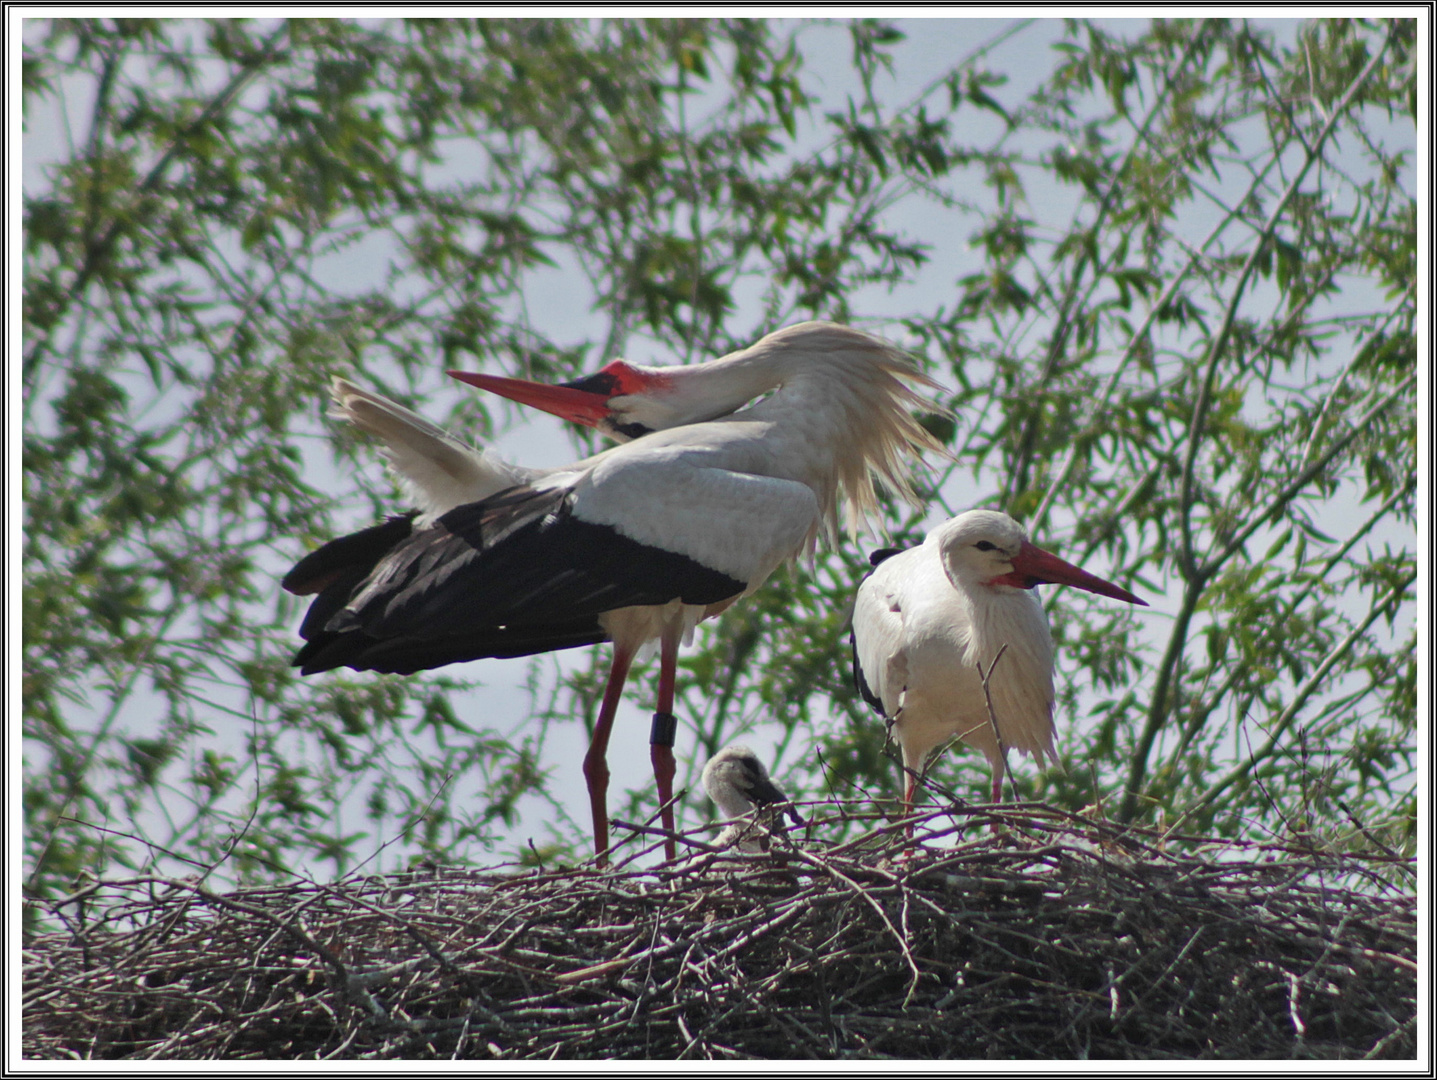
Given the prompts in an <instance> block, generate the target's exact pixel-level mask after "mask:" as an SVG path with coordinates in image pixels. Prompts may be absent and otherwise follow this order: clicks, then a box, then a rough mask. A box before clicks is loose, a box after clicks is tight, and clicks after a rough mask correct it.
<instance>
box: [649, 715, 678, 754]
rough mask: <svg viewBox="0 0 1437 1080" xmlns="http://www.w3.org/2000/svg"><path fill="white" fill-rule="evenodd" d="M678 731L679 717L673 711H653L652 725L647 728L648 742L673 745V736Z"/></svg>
mask: <svg viewBox="0 0 1437 1080" xmlns="http://www.w3.org/2000/svg"><path fill="white" fill-rule="evenodd" d="M678 733H679V719H678V717H676V716H675V715H674V714H673V713H666V712H656V713H654V724H653V727H651V728H649V742H650V743H651V744H652V745H654V746H669V747H672V746H673V745H674V737H675V736H676V735H678Z"/></svg>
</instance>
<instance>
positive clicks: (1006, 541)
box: [853, 510, 1143, 808]
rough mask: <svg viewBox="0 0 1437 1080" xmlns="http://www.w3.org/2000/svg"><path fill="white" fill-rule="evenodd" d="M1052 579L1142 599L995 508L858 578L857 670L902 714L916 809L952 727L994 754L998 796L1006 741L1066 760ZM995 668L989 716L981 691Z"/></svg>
mask: <svg viewBox="0 0 1437 1080" xmlns="http://www.w3.org/2000/svg"><path fill="white" fill-rule="evenodd" d="M1044 582H1049V583H1061V584H1067V585H1073V586H1076V587H1077V588H1080V589H1086V590H1088V591H1090V592H1095V593H1100V594H1102V595H1104V596H1110V597H1113V598H1115V599H1119V600H1126V601H1127V602H1129V603H1133V604H1142V603H1143V601H1142V600H1139V599H1138V598H1137V597H1136V596H1134V595H1133V594H1132V593H1130V592H1128V591H1127V590H1126V589H1122V588H1119V587H1118V586H1116V585H1113V584H1111V583H1110V582H1106V581H1103V580H1102V579H1101V578H1097V577H1094V576H1093V575H1092V574H1089V573H1087V572H1086V571H1083V570H1080V569H1078V568H1077V567H1076V566H1072V565H1071V564H1069V563H1066V562H1064V561H1063V560H1062V559H1059V558H1058V557H1057V556H1055V555H1052V554H1051V553H1049V552H1046V551H1043V550H1042V549H1041V548H1038V547H1035V546H1034V545H1033V544H1032V543H1030V542H1029V540H1028V537H1027V534H1026V533H1025V532H1024V531H1023V528H1022V526H1021V525H1019V524H1018V523H1017V522H1016V521H1014V520H1013V519H1012V518H1011V517H1009V516H1008V515H1007V514H1003V513H999V512H997V511H994V510H970V511H968V512H967V513H966V514H960V515H958V516H957V517H955V518H953V519H952V520H951V521H948V522H945V523H944V524H942V525H939V526H938V527H937V528H935V529H933V530H932V531H931V532H929V533H928V536H927V537H926V539H925V540H924V542H923V543H922V544H921V545H920V546H918V547H915V548H910V549H908V550H907V551H901V552H898V553H896V554H893V555H891V556H889V557H887V558H884V559H883V560H882V561H881V562H879V564H878V566H877V567H876V568H875V569H874V571H873V573H872V574H870V575H869V576H868V577H867V578H866V579H864V581H863V583H862V584H861V585H860V586H859V589H858V596H857V599H856V601H855V604H854V612H853V647H854V672H855V676H856V678H857V680H858V684H859V689H860V691H861V692H862V693H863V696H864V697H865V698H866V699H867V700H868V701H869V703H870V704H871V705H873V707H874V708H875V710H877V711H878V712H879V713H880V714H881V715H883V716H884V717H885V718H888V719H890V720H891V721H892V723H893V731H894V735H895V737H896V738H897V740H898V744H899V747H900V749H901V751H902V755H903V765H904V768H905V769H906V770H908V771H909V773H910V775H909V779H908V784H907V788H906V798H907V803H908V805H909V807H910V808H911V806H912V803H913V792H914V788H915V786H916V783H917V780H916V776H917V774H920V773H921V772H922V769H923V766H924V764H925V762H926V761H927V759H928V757H929V755H930V754H932V753H933V752H934V751H935V750H937V749H938V748H939V747H940V746H942V745H943V744H944V743H946V742H948V741H949V740H950V739H953V738H955V737H956V738H958V739H960V740H962V741H963V742H965V743H967V744H968V745H969V746H972V747H975V748H976V749H978V750H981V751H982V752H983V755H984V756H985V757H986V758H987V759H988V762H989V764H990V765H991V766H992V769H993V801H994V802H997V801H999V800H1000V799H1001V797H1002V780H1003V768H1004V751H1006V750H1018V751H1021V752H1022V753H1025V754H1031V755H1033V756H1034V757H1036V758H1038V759H1039V760H1040V761H1041V760H1043V759H1044V758H1047V759H1048V760H1049V761H1052V762H1055V763H1056V762H1057V760H1058V754H1057V748H1056V747H1055V745H1054V736H1055V730H1054V727H1053V698H1054V694H1053V638H1052V635H1051V634H1050V633H1049V630H1048V617H1047V615H1046V614H1045V613H1044V611H1043V607H1042V604H1041V603H1040V602H1039V600H1038V596H1037V593H1036V591H1035V590H1034V588H1033V586H1035V585H1038V584H1041V583H1044ZM1000 652H1001V656H1000ZM995 661H996V666H995ZM980 669H981V673H980ZM990 670H991V675H990V677H989V679H988V690H989V695H988V696H990V697H991V698H992V706H993V709H992V716H991V717H990V715H989V711H988V701H987V698H986V697H985V695H984V693H983V674H986V673H989V672H990Z"/></svg>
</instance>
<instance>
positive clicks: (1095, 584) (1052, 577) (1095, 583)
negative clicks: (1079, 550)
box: [1013, 540, 1148, 607]
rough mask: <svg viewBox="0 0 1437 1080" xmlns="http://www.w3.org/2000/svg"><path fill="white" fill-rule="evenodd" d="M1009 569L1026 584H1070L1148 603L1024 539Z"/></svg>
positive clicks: (1132, 600)
mask: <svg viewBox="0 0 1437 1080" xmlns="http://www.w3.org/2000/svg"><path fill="white" fill-rule="evenodd" d="M1013 569H1014V571H1015V572H1016V573H1017V574H1019V575H1021V576H1022V577H1023V578H1025V579H1026V580H1027V584H1028V586H1033V585H1043V584H1049V585H1072V586H1073V587H1074V588H1077V589H1086V590H1087V591H1088V592H1090V593H1097V594H1098V595H1099V596H1111V597H1112V598H1113V599H1114V600H1126V601H1127V602H1128V603H1130V604H1141V605H1142V606H1143V607H1147V606H1148V602H1147V601H1146V600H1139V599H1138V598H1137V597H1136V596H1134V595H1133V594H1132V593H1130V592H1128V590H1127V589H1124V588H1123V587H1122V586H1120V585H1114V584H1113V583H1112V582H1111V581H1104V580H1103V579H1102V578H1100V577H1098V576H1097V575H1096V574H1090V573H1088V572H1087V571H1086V570H1080V569H1078V568H1077V567H1076V566H1074V565H1073V564H1072V563H1070V562H1064V561H1063V560H1062V559H1060V558H1058V556H1056V555H1054V554H1053V553H1052V552H1051V551H1044V550H1043V549H1042V548H1040V547H1038V546H1036V545H1034V544H1030V543H1028V542H1027V541H1026V540H1025V541H1024V542H1023V546H1022V548H1020V549H1019V551H1018V554H1017V555H1016V556H1014V558H1013Z"/></svg>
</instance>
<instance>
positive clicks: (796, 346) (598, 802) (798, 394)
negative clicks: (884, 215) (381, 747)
mask: <svg viewBox="0 0 1437 1080" xmlns="http://www.w3.org/2000/svg"><path fill="white" fill-rule="evenodd" d="M451 374H455V375H456V376H457V377H459V378H462V379H463V380H464V381H466V382H469V383H471V384H474V385H477V386H481V387H483V388H485V389H489V390H493V391H495V392H498V393H501V394H505V395H506V396H509V397H511V398H513V399H515V400H518V401H521V402H523V403H525V404H530V405H535V406H538V407H540V408H544V409H547V410H549V411H551V412H554V413H556V414H558V415H560V416H563V417H565V418H567V419H570V420H574V421H577V422H580V423H585V424H590V425H592V426H595V427H598V428H600V429H601V430H604V431H606V432H608V433H610V434H611V435H614V436H615V437H617V438H630V439H632V440H633V441H631V442H628V443H626V444H624V445H621V446H616V447H613V448H611V449H608V450H605V451H603V452H601V453H599V454H595V455H594V456H593V457H590V458H587V459H585V460H583V461H579V462H576V463H575V464H574V465H572V466H566V467H563V468H559V469H553V470H528V469H522V468H520V467H517V466H511V465H507V464H505V463H502V462H499V461H498V460H497V459H494V458H491V457H489V456H487V455H483V454H480V453H479V452H477V451H474V450H471V449H469V448H467V447H465V446H463V444H462V443H459V442H458V441H457V440H455V439H453V438H452V437H450V436H448V435H446V434H445V433H444V432H442V431H441V430H439V429H438V428H436V427H434V426H433V425H431V424H429V423H428V422H427V421H424V420H423V419H422V418H420V417H417V416H415V415H414V414H413V413H411V412H409V411H408V410H405V409H402V408H400V407H399V406H397V405H394V404H393V403H392V402H386V401H385V400H384V399H383V398H379V397H377V395H369V394H365V393H364V392H363V391H358V390H357V389H356V388H354V387H352V386H350V385H349V384H342V387H337V390H336V398H337V400H338V401H339V408H340V414H341V415H343V416H345V418H347V419H350V420H353V421H354V422H355V423H358V424H360V425H361V426H362V427H364V428H365V429H366V430H369V431H372V432H374V433H375V434H378V435H379V436H380V437H381V438H383V439H384V440H385V442H386V445H387V447H388V449H387V456H388V458H389V461H390V464H391V466H392V467H393V468H394V469H395V470H396V472H398V473H399V475H400V476H401V478H402V479H403V480H404V481H405V483H406V484H407V485H408V486H409V487H410V489H411V492H412V494H413V495H414V497H415V501H416V502H417V503H418V504H419V507H420V509H421V511H423V513H422V514H421V515H420V516H417V517H415V518H412V519H391V521H390V522H387V523H385V524H384V525H380V526H375V527H374V528H372V529H368V530H364V531H363V532H361V533H357V534H355V535H354V536H351V537H344V538H341V539H339V540H335V541H332V542H331V543H330V544H327V545H325V547H323V548H320V549H319V550H318V551H316V552H314V553H313V554H311V555H310V556H308V557H307V558H306V559H305V560H303V561H302V562H301V563H300V564H299V565H297V566H296V567H295V568H294V570H292V571H291V572H290V574H289V575H288V576H287V577H286V578H285V581H284V585H285V587H286V588H288V589H290V590H291V591H292V592H296V593H300V594H314V593H317V594H318V596H317V597H316V599H315V601H314V603H313V605H312V606H311V608H310V612H309V614H308V615H307V616H306V619H305V622H304V625H303V627H302V628H301V634H302V636H304V638H305V639H306V644H305V646H304V647H303V648H302V649H301V650H300V652H299V655H298V656H297V657H296V660H295V662H296V664H297V665H299V666H300V667H301V670H302V672H303V673H304V674H310V673H312V672H316V671H326V670H329V669H331V668H335V667H341V666H348V667H352V668H355V669H358V670H377V671H391V672H400V673H409V672H414V671H420V670H424V669H427V668H433V667H438V666H441V665H443V664H449V663H455V662H459V661H464V660H473V659H479V658H482V657H486V656H518V655H526V654H529V653H534V652H544V651H549V650H552V649H557V648H567V647H570V646H575V645H584V644H592V643H594V642H597V641H601V640H604V639H606V638H608V639H612V640H613V642H614V660H613V666H612V669H611V672H610V678H609V685H608V687H607V689H606V693H605V697H604V701H603V705H602V707H601V709H600V713H599V719H598V722H597V724H596V728H595V733H594V739H593V743H592V744H591V746H590V751H589V754H588V756H587V757H586V759H585V776H586V777H587V779H588V781H589V788H590V800H591V809H592V812H593V816H594V833H595V847H596V850H597V851H598V852H599V853H600V854H601V855H602V854H603V853H604V852H605V851H606V850H607V846H608V841H607V832H608V830H607V812H606V809H605V791H606V788H607V782H608V768H607V765H606V764H605V761H604V758H605V754H606V752H607V743H608V736H609V728H610V726H611V724H612V722H613V716H614V713H615V711H616V710H617V708H618V700H619V694H620V692H621V690H622V687H623V684H624V680H625V678H626V676H627V672H628V668H629V665H630V663H631V661H632V659H633V657H634V654H635V652H636V651H637V650H638V649H639V648H640V647H641V646H642V645H643V644H645V643H646V642H648V641H652V640H654V639H658V640H659V642H660V648H661V656H660V679H659V701H658V712H657V714H656V717H655V733H654V736H653V738H652V740H651V741H652V744H653V750H652V756H653V759H654V766H655V775H656V778H657V780H658V786H659V793H660V798H661V799H662V800H664V801H667V800H668V798H669V792H670V791H671V787H672V777H673V760H672V754H671V753H670V752H669V750H668V747H669V746H671V745H672V737H673V736H672V727H673V723H674V721H673V718H672V705H673V682H674V669H675V665H676V662H677V651H678V645H679V642H680V641H681V640H682V639H684V638H686V637H687V636H688V635H689V634H691V633H692V631H693V628H694V626H695V625H697V623H698V622H699V621H700V620H702V619H704V618H707V617H710V616H712V615H716V614H718V613H719V612H721V611H722V610H723V609H725V608H726V607H728V605H729V604H731V603H733V602H734V601H735V600H737V599H739V598H741V597H743V596H745V595H747V594H748V593H750V592H752V591H753V590H754V589H756V588H758V587H759V585H761V584H762V583H763V582H764V581H765V580H766V579H767V578H768V576H769V575H770V574H771V573H772V572H773V571H774V570H775V569H776V568H777V567H778V566H779V565H781V564H782V563H783V562H785V561H787V560H788V559H791V558H793V557H794V556H796V555H799V554H801V553H803V552H804V551H807V550H810V549H811V548H812V546H813V545H814V544H815V543H816V541H817V540H818V539H819V538H820V537H824V536H828V537H831V536H833V535H835V534H836V532H837V529H838V518H839V507H840V503H846V504H847V506H848V511H849V514H848V516H849V524H850V526H855V527H856V525H857V524H858V522H859V521H861V520H862V518H863V517H864V516H865V515H866V513H867V512H868V511H870V510H871V509H873V508H874V506H875V505H876V498H875V494H874V489H873V479H874V477H875V476H876V477H878V478H879V479H881V480H882V481H883V482H885V483H886V484H888V485H889V487H890V488H892V489H893V490H895V491H898V492H900V493H903V494H910V493H909V489H908V487H907V484H906V481H905V478H904V468H903V458H904V457H905V455H906V454H907V453H908V452H910V451H913V450H920V449H924V448H929V447H932V446H934V445H935V444H934V443H933V440H932V439H931V438H930V436H929V435H928V434H927V432H926V431H925V430H924V429H923V427H922V426H921V425H920V424H919V423H918V422H917V420H916V419H915V418H914V417H913V415H912V412H911V411H912V410H913V409H915V408H918V407H921V406H922V405H923V403H922V401H921V399H920V398H918V397H917V395H916V394H914V392H913V391H912V390H911V389H909V387H908V385H906V383H908V382H913V383H919V384H924V385H931V383H929V382H928V380H927V379H925V378H924V377H923V376H922V375H920V374H919V373H918V372H917V371H915V370H914V369H913V367H912V366H911V364H910V363H909V361H908V360H907V358H906V357H904V356H903V354H902V353H900V352H899V351H898V350H896V349H894V348H893V347H892V346H891V345H889V344H887V343H886V342H884V341H881V340H880V339H878V338H875V337H872V336H870V335H868V334H865V333H862V332H860V331H856V330H852V329H850V328H848V327H843V326H837V325H835V324H832V323H820V322H810V323H801V324H799V325H797V326H791V327H788V328H786V329H784V330H780V331H777V332H775V333H772V334H769V335H768V336H767V337H765V338H763V339H762V340H760V341H759V342H758V343H756V344H755V345H753V346H752V347H750V348H748V349H744V350H741V351H739V352H737V353H732V354H730V355H728V356H725V357H722V358H720V359H718V360H714V361H710V362H709V363H706V364H698V365H693V366H689V367H677V368H644V367H639V366H636V365H631V364H627V363H625V362H623V361H616V362H615V363H612V364H610V365H608V366H607V367H605V368H604V369H603V370H602V371H600V372H598V373H596V374H595V375H592V376H589V377H587V378H585V379H580V380H577V381H575V382H573V383H570V384H567V385H566V386H561V387H549V386H543V385H540V384H536V383H529V382H524V381H522V380H516V379H503V378H496V377H493V376H483V375H467V374H460V373H451ZM765 395H766V396H765ZM756 398H761V400H757V401H755V399H756ZM749 402H753V404H748V405H747V407H745V408H740V406H744V405H746V404H747V403H749ZM660 429H662V430H660ZM640 436H642V437H640ZM496 488H497V490H494V489H496ZM910 497H911V496H910ZM661 721H662V722H661ZM664 821H665V825H666V826H668V827H670V828H672V815H671V813H669V812H666V814H665V819H664ZM671 847H672V845H671ZM670 854H671V855H672V850H671V851H670Z"/></svg>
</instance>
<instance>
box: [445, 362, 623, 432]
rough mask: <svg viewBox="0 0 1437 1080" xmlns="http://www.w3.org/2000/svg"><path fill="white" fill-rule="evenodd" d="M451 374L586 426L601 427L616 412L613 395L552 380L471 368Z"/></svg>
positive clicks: (522, 403)
mask: <svg viewBox="0 0 1437 1080" xmlns="http://www.w3.org/2000/svg"><path fill="white" fill-rule="evenodd" d="M449 375H450V377H451V378H455V379H458V380H459V381H460V382H465V383H468V384H469V385H470V386H477V387H479V389H481V390H488V391H489V392H490V393H493V394H499V395H500V396H501V397H506V398H508V399H509V400H510V401H517V402H518V403H519V404H520V405H532V406H533V407H534V408H536V409H543V410H544V411H545V412H547V413H553V414H554V415H555V416H560V417H563V418H564V419H565V420H569V421H571V422H573V423H575V424H583V425H585V426H586V427H598V426H599V424H600V423H601V422H602V421H604V420H607V419H608V418H609V417H610V416H611V415H612V410H610V408H609V398H610V397H611V396H612V395H611V394H606V393H596V392H594V391H593V390H583V389H579V388H578V387H574V386H563V385H558V386H551V385H549V384H548V383H537V382H529V381H528V380H527V379H509V378H505V377H504V376H503V375H480V374H477V373H474V372H469V371H451V372H449Z"/></svg>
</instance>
